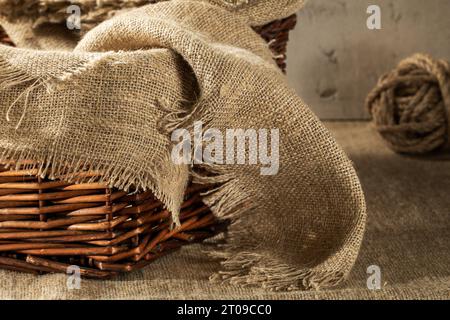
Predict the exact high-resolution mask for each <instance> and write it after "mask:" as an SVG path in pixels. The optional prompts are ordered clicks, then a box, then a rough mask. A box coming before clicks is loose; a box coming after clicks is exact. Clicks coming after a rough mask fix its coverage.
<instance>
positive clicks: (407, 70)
mask: <svg viewBox="0 0 450 320" xmlns="http://www.w3.org/2000/svg"><path fill="white" fill-rule="evenodd" d="M366 106H367V108H368V110H369V112H370V113H371V114H372V116H373V120H374V123H375V125H376V128H377V130H378V131H379V132H380V134H381V135H382V136H383V138H384V139H385V140H386V142H387V143H388V145H389V147H391V148H392V149H393V150H394V151H397V152H401V153H411V154H423V153H427V152H431V151H435V150H437V149H443V148H445V147H447V148H448V147H450V63H448V62H447V61H445V60H436V59H433V58H432V57H430V56H429V55H426V54H415V55H413V56H412V57H409V58H407V59H405V60H403V61H401V62H400V63H399V65H398V67H397V68H396V69H394V70H393V71H392V72H390V73H389V74H387V75H384V76H383V77H381V78H380V80H379V81H378V84H377V86H376V87H375V88H374V89H373V90H372V92H371V93H370V94H369V95H368V97H367V101H366Z"/></svg>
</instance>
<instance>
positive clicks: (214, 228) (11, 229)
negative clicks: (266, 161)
mask: <svg viewBox="0 0 450 320" xmlns="http://www.w3.org/2000/svg"><path fill="white" fill-rule="evenodd" d="M295 24H296V16H295V15H293V16H291V17H288V18H287V19H284V20H280V21H275V22H273V23H270V24H268V25H266V26H263V27H259V28H255V31H256V32H258V33H259V34H260V35H261V36H262V37H263V38H264V39H265V40H266V41H268V42H269V44H270V47H271V48H272V50H273V52H274V55H275V57H276V61H277V63H278V65H279V66H280V68H281V69H283V70H285V68H286V63H285V59H286V47H287V42H288V33H289V31H290V30H292V29H293V28H294V27H295ZM0 42H3V43H4V44H10V45H12V42H11V41H10V40H9V38H8V37H7V36H6V34H5V33H4V32H2V30H1V28H0ZM10 167H12V168H15V169H17V170H10V169H8V168H10ZM29 167H30V163H26V162H24V163H20V164H18V163H6V162H4V161H3V162H2V161H0V268H4V269H9V270H15V271H22V272H29V273H36V274H41V273H49V272H61V273H66V272H67V270H68V268H69V267H70V266H71V265H77V266H79V267H80V271H81V276H84V277H90V278H108V277H111V276H114V275H116V274H118V273H121V272H131V271H134V270H137V269H140V268H142V267H144V266H146V265H148V264H149V263H151V262H152V261H154V260H155V259H157V258H158V257H160V256H162V255H165V254H167V253H169V252H172V251H173V250H176V249H177V248H180V247H181V246H183V245H186V244H189V243H193V242H199V241H202V240H204V239H206V238H209V237H212V236H214V235H216V234H218V233H219V232H221V231H223V230H224V229H225V228H226V223H220V224H219V223H218V222H217V220H216V219H215V218H214V216H213V214H212V213H211V211H210V210H209V209H208V207H206V206H205V205H204V204H203V202H202V198H201V193H202V192H204V191H205V188H207V187H205V186H197V185H192V184H191V185H190V186H189V188H188V190H187V192H186V197H185V202H184V204H183V206H182V211H181V217H180V218H181V227H180V228H176V229H171V225H172V221H171V217H170V216H171V215H170V212H168V211H167V210H164V208H163V205H162V203H161V202H160V201H158V200H157V199H156V198H155V197H154V196H153V194H152V193H151V192H141V193H137V194H127V193H126V192H123V191H120V190H115V189H110V188H108V187H107V186H106V185H104V184H102V183H98V182H95V177H96V176H97V177H98V173H93V172H89V171H86V172H80V173H79V174H80V175H83V176H86V175H88V176H92V177H94V182H91V183H85V184H70V183H67V182H64V181H63V180H57V181H52V180H48V179H42V178H41V177H39V176H38V175H37V171H36V170H29V169H27V168H29Z"/></svg>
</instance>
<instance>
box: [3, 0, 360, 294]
mask: <svg viewBox="0 0 450 320" xmlns="http://www.w3.org/2000/svg"><path fill="white" fill-rule="evenodd" d="M268 3H271V2H268ZM300 3H301V1H300V2H298V4H300ZM224 25H226V26H227V27H226V28H224ZM0 88H1V90H0V119H4V120H3V121H2V125H1V126H0V154H1V157H2V158H4V159H7V160H14V161H20V160H23V159H26V160H33V161H34V162H35V163H37V164H38V165H37V166H36V168H37V169H38V170H39V172H40V174H41V175H43V176H49V177H50V178H61V179H65V180H69V181H71V182H79V181H83V180H81V179H80V178H79V176H77V175H76V174H75V173H77V172H78V171H79V170H80V169H82V168H86V167H89V168H90V169H91V170H95V171H99V172H101V173H102V176H103V177H104V179H105V181H106V182H107V183H109V184H110V185H111V186H113V187H117V188H120V189H125V190H129V189H143V190H147V189H150V190H152V191H153V193H154V194H155V195H156V196H157V197H158V198H159V199H160V200H161V201H162V202H163V203H164V204H165V205H166V207H167V209H168V210H169V211H171V212H172V215H173V220H174V222H175V223H177V222H178V214H179V210H180V204H181V202H182V200H183V195H184V192H185V189H186V185H187V183H188V181H189V179H190V178H192V177H193V178H194V181H195V182H198V183H205V184H211V183H212V184H216V185H217V187H216V188H215V189H213V190H211V191H210V192H209V193H208V194H207V195H205V198H204V199H205V200H204V201H205V203H206V204H208V205H209V206H210V207H211V210H212V211H213V213H214V214H215V215H216V216H217V217H218V218H220V219H231V220H232V221H233V223H232V225H231V226H230V228H229V230H228V233H227V238H226V239H227V243H226V244H225V245H223V246H221V247H219V248H213V249H212V250H210V252H209V254H210V256H211V257H214V258H218V259H220V261H221V265H222V268H221V270H219V271H218V272H216V273H215V276H214V277H213V278H212V279H213V280H218V281H228V282H230V283H232V284H242V285H256V286H262V287H264V288H267V289H273V290H298V289H318V288H322V287H327V286H332V285H336V284H338V283H340V282H341V281H342V280H343V279H345V278H346V276H347V275H348V274H349V272H350V270H351V268H352V266H353V264H354V261H355V259H356V257H357V254H358V252H359V248H360V244H361V241H362V237H363V232H364V226H365V203H364V196H363V192H362V190H361V186H360V184H359V180H358V178H357V176H356V173H355V171H354V169H353V167H352V164H351V162H350V161H349V159H348V158H347V156H346V155H345V153H344V152H343V151H342V150H341V148H340V147H339V146H338V145H337V143H336V142H335V140H334V139H333V138H332V136H331V135H330V134H329V132H328V131H327V130H326V129H325V128H324V127H323V125H322V124H321V123H320V121H319V120H318V119H317V118H316V117H315V116H314V115H313V114H312V113H311V111H310V110H309V108H308V107H307V106H306V105H305V104H304V103H303V102H302V101H301V100H300V99H299V98H298V97H297V96H296V94H295V93H294V92H293V90H291V89H290V88H289V87H288V85H287V83H286V79H285V77H284V75H283V74H282V73H281V71H280V70H279V69H278V68H277V66H276V64H275V63H274V61H273V57H272V53H271V51H270V50H269V48H268V46H267V43H265V41H264V40H263V39H261V38H260V37H259V36H258V35H257V34H256V33H255V32H254V31H253V30H252V29H251V27H250V26H249V25H248V19H245V18H242V17H240V16H239V15H236V14H235V13H233V12H229V11H228V10H224V9H223V8H221V7H220V6H214V5H212V4H210V3H207V2H204V1H175V0H174V1H166V2H160V3H157V4H151V5H148V6H145V7H142V8H139V9H134V10H131V11H129V12H126V13H123V14H120V15H117V16H115V17H114V18H112V19H110V20H107V21H106V22H104V23H102V24H100V25H98V26H97V27H95V28H94V29H92V30H91V31H90V32H88V33H87V34H86V35H85V36H84V38H83V39H82V40H81V41H80V42H79V43H78V45H77V46H76V47H75V49H74V50H73V51H52V50H48V51H37V50H31V49H23V48H21V49H20V48H19V49H18V48H10V47H6V46H0ZM195 121H201V122H202V123H203V124H204V129H208V128H213V129H217V130H219V131H220V132H222V133H225V131H226V130H227V129H241V128H245V129H247V128H251V129H255V130H259V129H269V130H270V129H279V134H280V142H279V157H280V159H279V163H280V168H279V172H278V173H277V174H275V175H267V176H264V175H261V171H260V169H261V168H260V166H257V165H252V164H245V165H242V164H223V165H202V166H196V167H194V168H192V167H191V166H189V165H176V164H175V163H174V162H173V161H172V160H173V159H171V149H172V144H171V142H170V139H169V138H170V133H171V132H173V130H175V129H177V128H188V129H190V130H192V127H193V123H194V122H195ZM246 152H247V153H249V152H250V148H247V150H246ZM246 158H247V159H248V155H247V157H246ZM198 169H201V171H200V170H198ZM199 172H201V174H200V173H199Z"/></svg>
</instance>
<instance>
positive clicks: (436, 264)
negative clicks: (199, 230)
mask: <svg viewBox="0 0 450 320" xmlns="http://www.w3.org/2000/svg"><path fill="white" fill-rule="evenodd" d="M326 126H327V127H328V128H329V129H330V130H331V132H332V133H333V135H335V136H336V138H337V140H338V142H339V143H340V144H341V145H342V146H343V148H344V150H345V151H346V152H347V153H348V154H349V157H350V158H351V159H352V160H353V162H354V164H355V166H356V168H357V171H358V174H359V176H360V178H361V181H362V185H363V188H364V190H365V191H366V199H367V205H368V212H369V213H370V214H369V215H368V219H367V231H366V235H365V237H364V241H363V244H362V248H361V254H360V255H359V258H358V260H357V261H356V264H355V267H354V269H353V272H352V273H351V275H350V278H349V279H348V281H346V282H345V283H344V284H342V285H341V286H339V287H337V288H333V289H332V290H322V291H296V292H268V291H266V290H264V289H260V288H243V287H239V286H232V285H217V284H211V283H210V282H209V281H208V277H209V275H210V274H211V273H214V272H217V271H218V270H220V268H221V267H220V264H219V263H217V262H215V261H211V260H210V259H208V258H207V257H205V256H204V255H203V254H202V252H201V251H202V249H203V247H204V246H205V245H201V246H193V247H186V248H184V249H183V250H181V251H180V252H177V253H176V254H173V255H170V256H167V257H165V258H163V259H161V260H158V261H156V262H155V264H154V265H153V266H152V267H150V268H147V269H144V270H142V271H141V272H138V273H134V274H129V275H126V276H123V277H121V278H118V279H115V280H112V281H106V282H98V281H87V280H86V281H84V280H83V282H82V284H81V290H72V291H70V290H67V286H66V281H67V278H66V277H65V276H64V275H47V276H44V277H35V276H30V275H25V274H19V273H15V272H8V271H0V288H1V289H0V298H2V299H30V298H37V299H66V298H67V299H121V298H122V299H231V300H238V299H450V270H449V268H448V266H449V265H450V253H449V251H448V243H449V241H450V232H449V230H450V219H449V218H450V217H449V211H448V208H449V207H450V199H449V197H448V190H449V189H450V162H448V161H441V160H440V159H435V158H421V159H415V158H410V157H404V156H401V155H398V154H395V153H393V152H392V151H390V150H389V149H388V148H387V147H386V146H385V145H384V143H383V141H382V139H381V138H380V137H379V136H378V135H377V133H376V131H375V130H374V128H373V125H372V124H370V123H367V122H364V123H356V122H349V123H327V124H326ZM449 158H450V155H449ZM371 265H378V266H379V267H380V269H381V276H382V277H381V282H382V290H379V291H370V290H368V289H367V286H366V282H367V279H368V276H369V275H368V274H367V273H366V270H367V268H368V267H369V266H371ZM187 266H189V267H187Z"/></svg>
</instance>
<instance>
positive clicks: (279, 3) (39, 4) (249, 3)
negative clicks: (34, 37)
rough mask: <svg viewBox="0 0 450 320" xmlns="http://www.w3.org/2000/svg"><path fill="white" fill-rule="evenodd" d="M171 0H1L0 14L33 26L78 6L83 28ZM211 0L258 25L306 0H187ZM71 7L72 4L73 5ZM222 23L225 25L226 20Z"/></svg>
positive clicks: (61, 17)
mask: <svg viewBox="0 0 450 320" xmlns="http://www.w3.org/2000/svg"><path fill="white" fill-rule="evenodd" d="M163 1H170V0H101V1H99V0H0V8H1V9H2V11H1V14H2V15H4V16H6V17H8V18H9V19H15V18H18V17H21V18H22V17H27V18H28V19H29V20H30V21H32V24H33V26H34V27H37V26H40V25H43V24H46V23H53V24H55V23H64V24H65V22H66V19H67V16H68V14H70V13H73V12H75V11H71V8H69V7H70V6H73V5H75V6H78V8H79V9H80V14H81V16H80V23H81V26H82V32H85V31H86V30H89V29H91V28H92V27H95V26H96V25H98V24H99V23H100V22H103V21H105V20H107V19H109V18H111V17H113V16H115V15H116V14H118V13H121V12H125V11H127V10H130V9H132V8H136V7H142V6H144V5H148V4H149V3H157V2H163ZM188 1H200V2H205V3H211V4H214V5H216V6H219V7H221V8H224V9H226V10H228V11H230V12H233V14H235V15H236V16H239V17H241V18H242V19H244V20H245V21H246V22H247V23H248V24H249V25H252V26H260V25H263V24H266V23H268V22H271V21H273V20H276V19H279V18H285V17H287V16H289V15H291V14H293V13H295V12H296V11H298V10H299V9H300V8H301V7H302V6H303V5H304V3H305V2H306V0H188ZM72 9H73V7H72ZM222 25H223V27H224V28H227V25H226V23H225V21H224V22H223V24H222Z"/></svg>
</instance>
